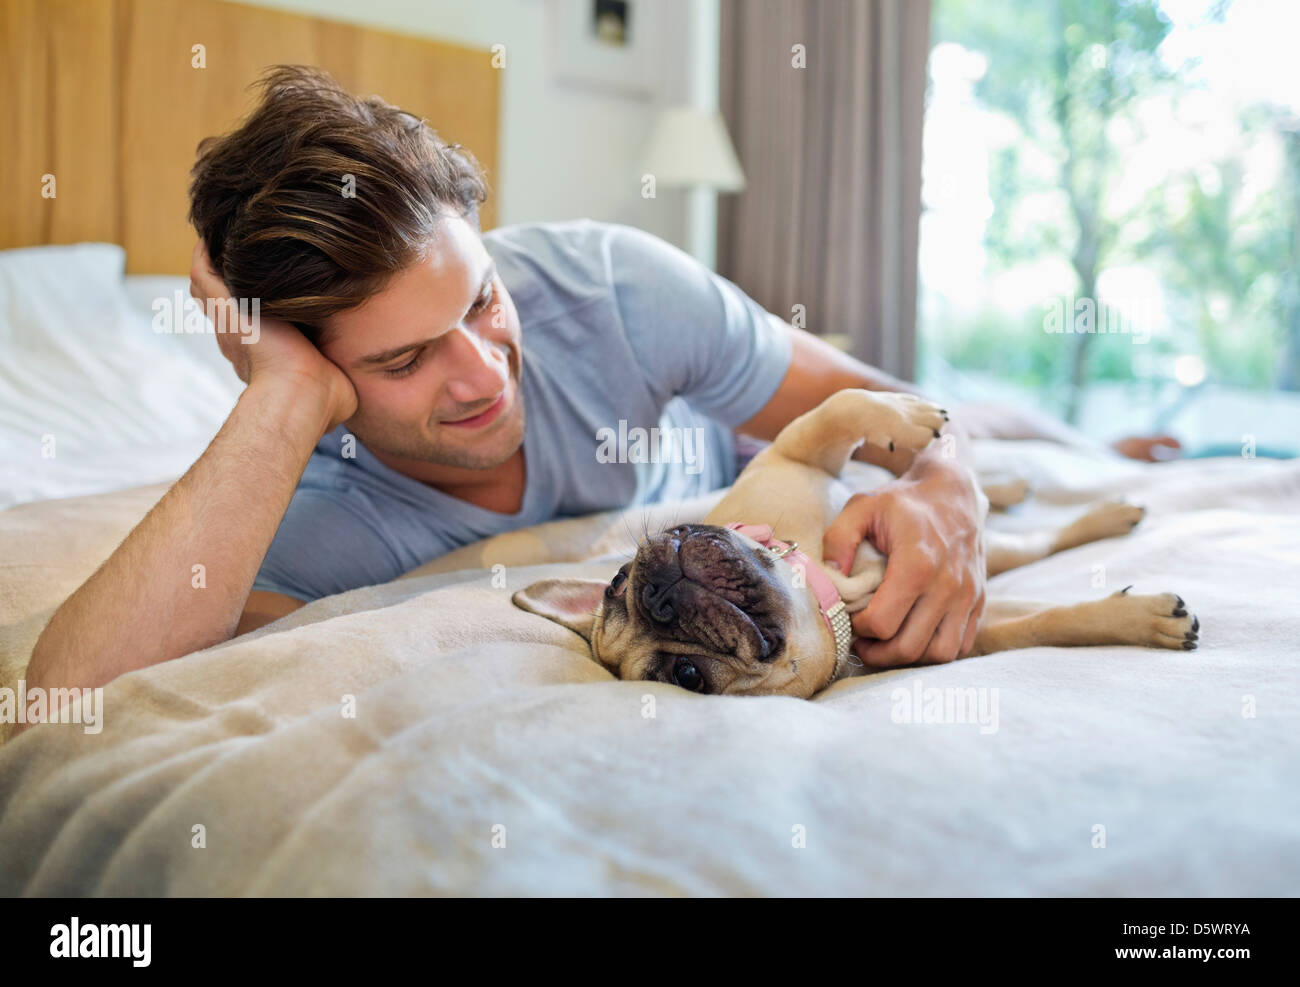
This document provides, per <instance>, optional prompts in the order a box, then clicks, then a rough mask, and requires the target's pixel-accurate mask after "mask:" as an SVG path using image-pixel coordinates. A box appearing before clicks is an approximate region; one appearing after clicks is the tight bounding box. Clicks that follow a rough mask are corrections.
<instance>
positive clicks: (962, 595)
mask: <svg viewBox="0 0 1300 987" xmlns="http://www.w3.org/2000/svg"><path fill="white" fill-rule="evenodd" d="M771 318H773V319H774V320H776V321H777V322H780V323H781V324H782V325H783V326H784V328H785V330H786V331H788V332H789V333H791V358H790V367H789V369H788V370H787V372H786V375H785V377H784V378H783V380H782V381H781V385H780V387H779V388H778V389H777V392H776V394H774V395H773V396H772V398H771V400H769V401H768V403H767V404H766V405H765V406H764V407H763V408H762V409H761V410H760V411H759V412H758V413H757V414H756V415H754V416H753V417H752V418H750V419H749V420H748V421H746V422H744V423H743V424H741V425H739V426H738V427H737V428H736V431H738V432H745V433H747V434H749V435H754V436H756V437H758V438H761V439H774V438H775V437H776V435H777V433H778V432H780V430H781V429H782V428H784V427H785V426H786V425H787V424H789V422H790V421H792V420H793V419H795V418H797V417H798V416H799V415H801V414H803V413H804V412H806V411H809V410H811V409H812V408H815V407H816V406H817V405H818V404H820V403H821V402H822V401H823V400H825V399H826V398H827V397H829V396H830V395H831V394H834V393H835V392H836V391H839V390H842V389H844V388H846V387H864V388H868V389H870V390H877V391H906V392H908V393H912V394H916V393H919V392H918V391H917V390H916V389H915V388H914V387H912V386H911V385H910V384H906V383H904V382H903V381H900V380H898V379H897V378H894V377H891V376H890V375H888V374H886V373H884V372H882V371H880V370H877V369H875V368H874V367H870V366H868V365H867V364H865V363H862V362H861V361H860V360H857V359H855V358H853V357H851V356H849V355H848V354H847V353H843V352H842V351H840V350H838V349H836V348H835V347H834V346H832V345H830V344H829V343H827V342H826V341H825V340H823V339H820V338H818V337H817V336H814V335H813V334H811V333H807V332H804V331H802V330H799V329H795V328H793V327H791V326H790V325H789V324H788V323H785V322H784V321H783V320H780V319H777V317H776V316H771ZM943 432H944V434H943V436H942V438H941V440H940V441H938V442H935V443H932V444H931V445H930V446H929V447H928V448H927V449H925V450H924V451H923V452H921V453H919V454H917V455H915V456H913V454H912V453H910V452H907V451H905V450H898V451H897V452H894V453H890V452H889V450H887V449H879V448H877V447H875V446H869V445H863V446H861V447H859V449H858V450H857V452H855V453H854V458H857V459H861V460H863V461H865V462H869V463H873V464H875V465H877V466H883V467H885V468H886V469H889V470H890V471H891V472H893V473H894V474H895V475H896V476H897V477H898V479H897V480H895V481H892V482H890V483H887V484H884V485H883V486H881V487H879V488H877V489H876V490H874V491H872V493H870V494H861V493H859V494H854V495H853V497H852V498H850V500H849V502H848V503H847V504H846V505H845V507H844V510H843V511H841V513H840V515H839V516H838V517H837V518H836V519H835V521H834V522H833V523H832V524H831V526H830V528H829V529H828V530H827V532H826V537H825V540H824V543H823V546H822V557H823V559H825V560H826V561H827V562H828V563H832V564H836V565H839V566H840V567H841V568H844V569H846V570H847V568H848V566H849V565H850V564H851V562H852V559H853V555H854V553H855V552H856V551H857V547H858V545H859V543H860V542H861V541H862V540H863V539H864V538H869V539H870V540H871V542H872V543H873V544H874V545H875V546H876V548H877V549H879V550H880V551H881V552H884V553H885V554H886V555H888V556H889V561H888V563H887V565H886V570H885V578H884V582H883V583H882V584H881V587H880V589H879V590H878V591H877V592H876V594H875V596H874V597H873V598H872V600H871V603H870V604H869V605H868V606H867V608H866V609H865V610H861V611H859V612H858V613H857V614H855V615H854V617H853V628H854V631H855V632H856V633H857V634H858V635H860V636H861V637H862V638H866V639H869V640H859V641H858V642H856V644H855V647H856V649H857V652H858V654H859V655H860V656H861V657H862V659H863V661H864V662H866V663H868V664H871V665H880V666H893V665H906V664H912V663H914V662H918V661H921V660H923V659H924V660H926V661H952V660H953V659H954V658H957V657H959V656H960V655H963V654H966V653H968V652H969V651H970V648H971V646H972V645H973V643H974V640H975V632H976V630H977V629H978V626H979V618H980V616H981V615H982V613H983V609H984V586H985V581H986V573H985V562H984V549H983V540H982V538H981V536H980V532H981V528H982V525H983V518H984V513H985V511H986V510H987V502H986V501H984V499H983V495H982V493H981V492H980V491H979V488H978V486H977V485H976V483H975V478H974V474H973V472H972V469H971V466H972V460H971V451H970V445H969V442H968V440H967V437H966V434H965V432H964V430H963V428H962V425H961V423H960V422H959V421H956V420H952V421H949V423H948V424H947V425H946V426H945V427H944V429H943Z"/></svg>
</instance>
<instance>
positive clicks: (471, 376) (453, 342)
mask: <svg viewBox="0 0 1300 987" xmlns="http://www.w3.org/2000/svg"><path fill="white" fill-rule="evenodd" d="M447 356H448V360H449V364H448V365H449V369H450V371H451V381H452V383H451V384H450V385H449V388H448V389H449V390H452V391H453V395H452V396H453V397H455V398H456V399H457V400H458V401H462V402H464V403H466V404H469V403H472V402H474V401H481V400H483V398H485V397H494V396H495V395H496V394H497V393H498V392H499V391H500V390H501V386H502V385H503V384H504V383H505V378H506V376H507V375H508V373H509V367H508V363H507V360H506V358H505V356H504V354H500V353H498V352H497V351H496V349H495V348H494V347H493V346H492V344H491V343H489V342H488V341H487V340H485V339H483V338H482V337H481V336H480V335H479V334H478V333H476V332H475V331H474V330H472V329H467V328H466V327H465V326H457V327H456V328H455V329H453V330H452V331H451V332H450V333H448V352H447ZM457 391H458V392H459V393H455V392H457Z"/></svg>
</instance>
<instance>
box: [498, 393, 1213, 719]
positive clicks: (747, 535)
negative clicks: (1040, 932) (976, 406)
mask: <svg viewBox="0 0 1300 987" xmlns="http://www.w3.org/2000/svg"><path fill="white" fill-rule="evenodd" d="M946 420H947V414H946V412H944V411H943V409H941V408H938V407H935V406H934V405H933V404H931V403H929V402H928V401H925V400H923V399H921V398H919V397H916V396H914V395H910V394H901V393H894V392H877V391H869V390H863V389H858V388H850V389H845V390H842V391H838V392H836V393H835V394H832V395H831V396H830V397H828V398H827V399H826V400H825V401H823V402H822V403H821V404H820V405H818V406H817V407H816V408H814V409H813V410H811V411H809V412H807V413H806V414H804V415H801V416H800V417H798V418H796V419H795V420H794V421H792V422H791V423H790V424H789V425H788V426H786V428H784V429H783V430H782V431H781V433H780V434H779V435H778V436H777V437H776V439H775V440H774V441H773V442H772V443H771V445H769V446H767V447H766V448H764V449H763V450H762V451H761V452H759V453H758V454H757V455H756V456H755V457H754V458H753V459H752V460H751V461H750V462H749V463H748V465H746V467H745V469H744V470H743V471H742V472H741V474H740V475H739V476H738V477H737V479H736V481H735V483H734V484H733V485H732V486H731V488H730V489H729V490H728V492H727V493H726V494H725V495H724V496H723V497H722V499H721V500H720V501H719V502H718V504H717V506H715V507H714V508H713V510H712V511H710V512H709V514H708V515H707V516H706V517H705V519H704V521H703V523H698V524H679V525H675V526H673V527H671V528H668V529H666V530H664V531H661V532H658V533H656V534H653V535H650V536H648V537H646V538H645V539H643V540H642V541H641V543H640V544H639V545H638V546H637V550H636V553H635V557H634V558H633V559H632V561H630V562H628V563H626V564H625V565H623V566H621V567H620V568H619V570H618V572H616V573H615V574H614V577H613V579H612V580H610V581H609V582H602V581H600V580H593V579H573V578H567V579H566V578H561V579H544V580H541V581H539V582H536V583H533V584H532V585H530V586H528V587H527V588H525V589H522V590H519V591H518V592H516V593H515V594H514V595H513V597H512V599H513V601H514V603H515V604H516V605H517V606H519V607H521V608H522V609H524V610H528V611H531V612H532V613H536V614H539V615H541V616H543V617H547V618H549V619H551V620H554V621H556V622H558V623H560V624H562V625H564V626H565V627H568V628H570V629H572V630H574V631H576V632H577V633H578V634H580V635H581V636H582V637H583V638H584V639H585V641H586V642H587V644H588V645H589V646H590V648H591V653H592V656H593V657H594V658H595V660H596V661H598V662H599V663H600V664H601V665H603V666H605V667H606V668H608V669H609V670H610V671H612V672H614V673H615V674H616V675H617V676H618V677H619V678H622V679H647V680H652V681H658V682H667V683H673V684H675V685H678V686H680V687H682V688H684V689H688V690H690V691H693V692H700V693H709V694H726V695H789V696H797V697H802V698H808V697H811V696H813V695H815V694H816V693H818V692H820V691H822V690H823V689H825V688H826V687H828V686H829V685H831V684H832V683H834V682H836V681H837V680H839V679H841V678H844V677H847V675H848V674H850V673H851V672H852V671H853V669H854V666H855V665H856V666H860V663H859V662H857V661H856V659H855V658H851V657H850V656H851V654H852V649H851V640H852V636H853V635H852V628H851V625H850V615H851V614H852V613H855V612H856V611H858V610H860V609H862V608H864V607H865V606H866V605H867V604H868V603H869V602H870V600H871V597H872V594H873V593H874V592H875V591H876V589H877V588H878V587H879V586H880V583H881V580H882V579H883V576H884V571H885V558H884V557H883V556H882V555H881V554H880V553H879V552H878V551H876V550H875V548H874V547H873V546H872V545H871V543H870V542H867V541H864V542H863V543H862V545H861V546H860V547H859V549H858V551H857V554H856V556H855V557H854V560H853V564H852V566H851V567H850V570H849V572H848V573H840V572H837V571H835V570H834V569H832V568H828V567H826V566H824V565H823V560H822V558H821V545H822V537H823V535H824V533H825V531H826V529H827V527H828V526H829V525H830V523H831V521H832V520H833V519H834V518H835V517H836V516H837V515H838V514H839V513H840V511H841V509H842V508H843V507H844V505H845V503H846V502H847V501H848V499H849V497H850V496H851V495H852V493H853V491H852V490H851V489H850V488H849V487H848V486H847V485H846V484H845V482H844V481H843V480H842V479H841V473H842V472H843V470H844V467H845V465H846V464H847V463H848V460H849V458H850V456H851V455H852V454H853V452H854V450H856V449H857V448H858V446H860V445H861V444H862V443H863V442H868V443H872V444H874V445H877V446H881V447H883V448H888V449H891V450H893V449H896V448H899V447H902V448H906V449H910V450H912V451H914V452H920V451H921V450H922V449H924V448H925V447H926V446H927V445H929V444H930V443H931V442H932V441H934V440H935V439H936V438H938V437H939V434H940V429H941V428H942V427H943V424H944V422H945V421H946ZM1023 494H1024V485H1023V484H1016V483H1015V482H1014V481H1013V483H1012V484H1011V485H1010V490H1009V491H1008V487H1007V485H1002V486H1000V487H999V489H998V491H997V496H998V498H999V499H1000V500H1001V501H1002V502H1004V503H1005V502H1010V501H1014V500H1015V499H1016V498H1017V496H1023ZM980 498H981V505H982V510H983V514H984V515H985V516H987V511H988V497H985V496H983V495H982V494H981V495H980ZM1142 515H1143V510H1142V508H1140V507H1136V506H1133V505H1130V504H1125V503H1113V502H1108V503H1101V504H1097V505H1095V506H1094V507H1092V508H1091V509H1090V510H1088V511H1087V513H1085V514H1084V515H1083V516H1082V517H1081V518H1079V519H1078V520H1076V521H1074V522H1073V523H1072V524H1069V525H1067V526H1065V527H1063V528H1060V529H1056V530H1050V531H1037V532H1032V533H1028V534H1007V533H1002V532H994V531H991V530H988V529H987V528H986V529H984V531H983V537H984V539H985V558H986V562H987V567H988V574H989V575H990V576H991V575H995V574H997V573H999V572H1003V571H1005V570H1007V569H1011V568H1014V567H1015V566H1019V565H1024V564H1025V563H1027V562H1031V561H1033V560H1035V559H1041V558H1043V557H1045V556H1047V555H1049V554H1052V553H1054V552H1059V551H1063V550H1065V549H1068V548H1073V547H1075V546H1077V545H1082V544H1084V543H1086V542H1090V541H1095V540H1098V539H1101V538H1109V537H1113V536H1117V535H1123V534H1127V533H1128V532H1129V531H1131V530H1132V529H1133V527H1134V526H1135V525H1136V524H1137V523H1138V522H1139V521H1140V520H1141V518H1142ZM778 533H779V535H780V537H779V538H778V537H776V535H777V534H778ZM1130 588H1131V587H1127V588H1125V589H1124V590H1121V591H1120V592H1118V593H1115V594H1113V595H1111V596H1108V597H1105V598H1103V599H1098V600H1091V601H1088V602H1084V603H1077V604H1072V605H1068V606H1051V605H1048V604H1042V603H1038V604H1036V603H1027V602H1017V601H1010V600H998V599H996V598H994V597H993V596H992V594H990V595H989V598H988V602H987V604H986V606H985V611H984V614H983V617H982V619H981V621H980V626H979V629H978V632H977V634H976V637H975V643H974V647H973V650H972V652H971V655H972V656H973V655H982V654H989V653H991V652H995V651H1007V650H1011V649H1015V648H1028V647H1034V646H1038V645H1057V646H1071V645H1098V644H1129V645H1138V646H1142V647H1154V648H1179V649H1191V648H1195V647H1196V644H1197V640H1198V637H1199V634H1198V631H1199V628H1200V622H1199V620H1198V619H1197V618H1196V617H1195V616H1193V615H1191V614H1189V613H1188V611H1187V608H1186V606H1185V605H1184V603H1183V600H1182V598H1181V597H1179V596H1177V595H1176V594H1174V593H1159V594H1154V595H1149V596H1140V595H1136V594H1133V595H1130V594H1129V592H1128V589H1130Z"/></svg>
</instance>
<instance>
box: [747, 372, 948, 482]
mask: <svg viewBox="0 0 1300 987" xmlns="http://www.w3.org/2000/svg"><path fill="white" fill-rule="evenodd" d="M945 421H947V415H946V414H945V413H944V412H943V411H942V410H941V409H939V408H936V407H935V406H934V405H932V404H930V403H929V402H928V401H926V400H924V399H923V398H918V397H917V396H916V395H914V394H903V393H898V392H894V391H868V390H865V389H864V388H860V387H849V388H845V389H844V390H841V391H836V392H835V393H834V394H832V395H831V396H830V397H828V398H827V399H826V400H825V401H823V402H822V403H821V404H819V405H818V406H817V407H816V408H813V409H812V410H811V411H808V412H805V413H804V414H802V415H800V416H799V417H798V418H796V419H795V420H794V421H792V422H791V423H790V424H789V425H787V426H786V427H785V428H783V429H782V430H781V432H780V434H779V435H777V437H776V439H775V441H774V442H773V443H772V446H773V448H774V449H775V450H776V451H777V452H779V453H780V454H781V455H782V456H785V457H786V458H787V459H792V460H794V461H796V462H800V463H805V464H807V465H808V466H813V467H816V468H817V469H820V470H824V471H825V472H827V473H829V474H830V475H831V476H839V475H840V473H841V472H842V471H843V470H844V466H845V464H846V463H847V462H848V461H849V457H850V456H851V455H853V450H855V449H856V448H857V447H858V446H860V445H862V443H863V442H864V441H865V442H869V443H871V444H872V445H874V446H879V447H881V448H883V449H888V450H890V451H891V452H892V451H894V450H895V449H897V448H905V449H911V450H912V451H914V452H919V451H920V450H922V449H924V448H925V447H926V446H927V445H928V444H929V443H930V442H931V441H932V440H933V439H935V438H937V437H938V435H939V429H941V428H943V423H944V422H945Z"/></svg>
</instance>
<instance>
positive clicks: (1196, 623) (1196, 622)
mask: <svg viewBox="0 0 1300 987" xmlns="http://www.w3.org/2000/svg"><path fill="white" fill-rule="evenodd" d="M1200 629H1201V618H1200V617H1193V618H1192V631H1193V632H1195V631H1199V630H1200Z"/></svg>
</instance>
